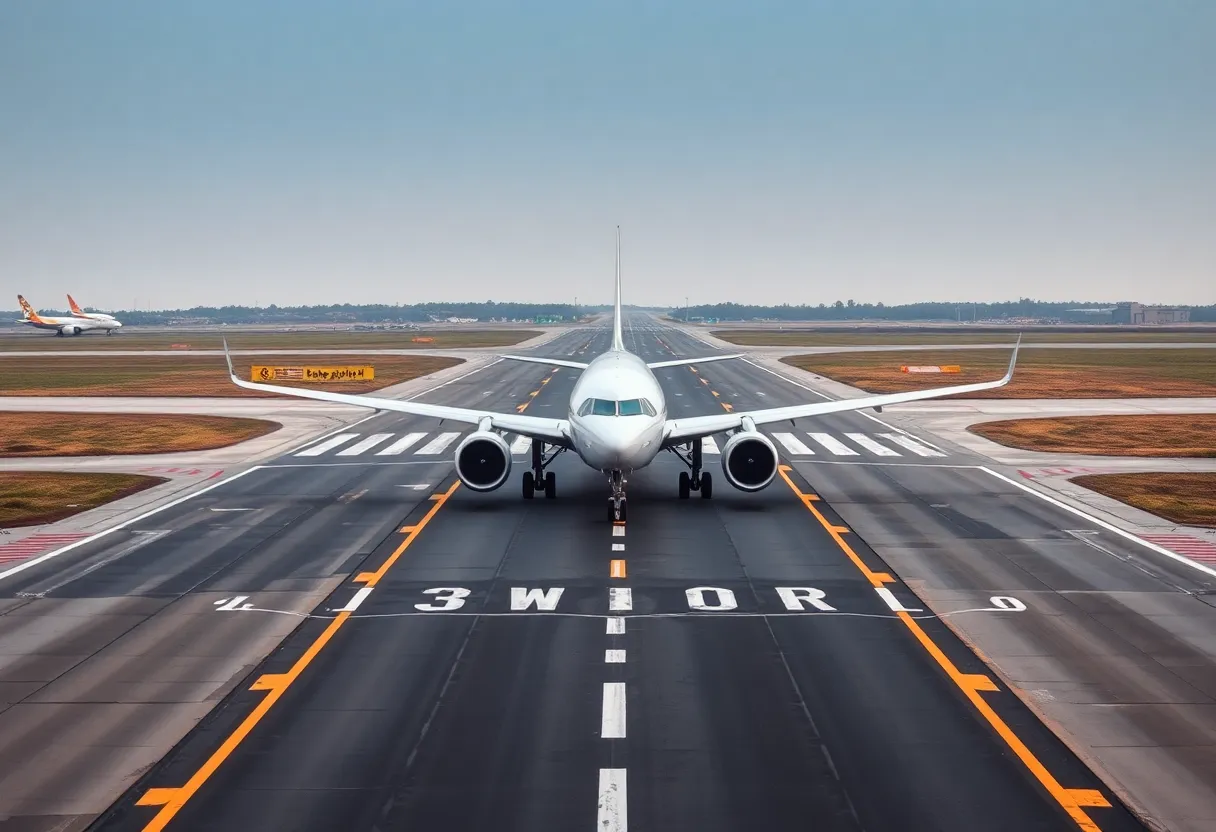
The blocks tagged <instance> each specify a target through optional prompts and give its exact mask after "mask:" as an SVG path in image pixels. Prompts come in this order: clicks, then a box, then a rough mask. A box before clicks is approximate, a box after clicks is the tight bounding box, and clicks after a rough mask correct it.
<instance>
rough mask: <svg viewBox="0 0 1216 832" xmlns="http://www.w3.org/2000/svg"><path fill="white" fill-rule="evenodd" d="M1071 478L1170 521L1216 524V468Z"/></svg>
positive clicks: (1090, 475) (1214, 525)
mask: <svg viewBox="0 0 1216 832" xmlns="http://www.w3.org/2000/svg"><path fill="white" fill-rule="evenodd" d="M1071 481H1072V482H1075V483H1076V484H1077V485H1079V486H1081V487H1083V488H1088V489H1090V490H1091V491H1096V492H1098V493H1099V494H1104V495H1106V496H1107V497H1113V498H1114V499H1116V500H1119V501H1120V502H1123V503H1127V504H1128V505H1129V506H1135V507H1136V508H1138V509H1143V510H1144V511H1147V512H1150V513H1152V514H1155V515H1157V516H1158V517H1162V518H1164V519H1166V520H1169V521H1170V522H1171V523H1180V524H1183V525H1187V526H1212V527H1216V472H1206V471H1205V472H1183V473H1169V474H1161V473H1137V474H1087V475H1085V476H1082V477H1073V478H1072V480H1071Z"/></svg>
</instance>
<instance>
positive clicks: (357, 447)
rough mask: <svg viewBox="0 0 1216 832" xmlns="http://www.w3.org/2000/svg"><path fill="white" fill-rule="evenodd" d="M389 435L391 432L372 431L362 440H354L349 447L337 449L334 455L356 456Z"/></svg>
mask: <svg viewBox="0 0 1216 832" xmlns="http://www.w3.org/2000/svg"><path fill="white" fill-rule="evenodd" d="M391 436H392V434H391V433H373V434H372V435H371V436H369V437H367V438H366V439H364V440H363V441H362V442H356V443H355V444H354V445H351V446H350V447H349V448H343V449H342V450H340V451H338V453H337V454H336V456H357V455H358V454H361V453H363V452H364V451H370V450H371V449H372V448H374V447H376V446H377V445H379V444H380V443H381V442H383V441H385V440H386V439H388V438H389V437H391Z"/></svg>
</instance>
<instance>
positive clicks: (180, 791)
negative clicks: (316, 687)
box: [136, 480, 460, 832]
mask: <svg viewBox="0 0 1216 832" xmlns="http://www.w3.org/2000/svg"><path fill="white" fill-rule="evenodd" d="M459 487H460V481H459V480H457V481H456V482H454V483H452V485H451V486H450V487H449V488H448V490H447V491H444V492H443V493H442V494H434V495H432V496H431V500H432V502H433V503H434V505H432V506H431V508H430V509H428V510H427V513H426V514H425V515H423V517H422V519H421V520H419V521H418V522H417V523H415V524H414V525H412V526H402V527H401V531H402V532H403V533H404V534H405V539H404V540H403V541H401V543H400V545H398V546H397V548H396V549H394V550H393V553H392V554H391V555H389V556H388V558H387V559H386V560H385V561H384V563H383V564H381V566H380V568H379V569H377V570H376V571H375V572H361V573H359V574H358V575H356V576H355V578H354V580H353V583H361V584H364V585H365V586H367V587H373V586H375V585H376V584H377V583H378V582H379V581H380V579H381V578H383V577H384V575H385V573H387V572H388V570H389V569H391V568H392V566H393V564H394V563H396V562H397V560H398V559H399V558H400V557H401V555H402V554H403V553H404V552H405V550H406V549H408V548H409V547H410V545H411V544H412V543H413V542H414V541H415V540H416V539H417V538H418V535H419V534H421V533H422V530H423V529H425V528H426V526H427V524H428V523H430V522H431V519H432V518H433V517H434V516H435V515H436V514H438V513H439V509H441V508H443V506H444V504H445V503H446V502H447V501H448V498H449V497H451V496H452V494H453V493H455V491H456V489H457V488H459ZM350 616H351V614H350V613H349V612H346V611H343V612H340V613H338V615H337V617H335V618H334V620H333V621H331V622H330V623H329V626H328V627H326V628H325V630H324V632H322V633H321V635H319V636H317V638H316V640H315V641H313V643H312V644H310V645H309V646H308V649H307V650H305V651H304V655H302V656H300V658H299V659H297V660H296V663H295V664H294V665H292V666H291V669H290V670H288V671H287V672H286V673H265V674H262V675H261V676H259V677H258V679H257V681H255V682H254V683H253V684H252V685H251V686H250V688H249V689H250V690H258V691H263V690H264V691H266V698H265V699H263V700H262V701H261V702H259V703H258V706H257V707H256V708H254V709H253V711H252V712H251V713H250V714H249V716H247V717H245V719H244V720H242V722H241V724H240V725H238V726H237V727H236V729H235V730H234V731H233V732H232V733H231V734H229V735H228V737H227V739H225V740H224V742H223V744H221V745H220V747H219V748H217V749H216V750H215V752H214V753H212V755H211V756H210V757H208V758H207V761H206V762H204V763H203V764H202V766H200V767H199V769H198V770H197V771H195V772H194V774H193V775H191V776H190V779H189V780H187V781H186V784H185V785H184V786H181V787H180V788H151V789H148V790H147V791H146V792H144V794H143V796H142V797H141V798H140V799H139V800H138V801H137V802H136V805H138V806H160V807H161V810H160V811H159V812H157V813H156V816H155V817H153V818H152V820H150V821H149V822H148V824H147V825H146V826H145V827H144V832H157V830H161V829H164V828H165V827H166V826H167V825H168V824H169V821H171V820H173V818H174V816H175V815H176V814H177V813H178V812H180V811H181V810H182V807H184V806H185V805H186V802H187V801H189V800H190V798H192V797H193V796H194V795H195V794H196V793H197V792H198V790H199V789H200V788H202V786H203V784H204V783H206V782H207V780H208V778H210V777H211V775H212V774H214V773H215V772H216V771H217V770H218V769H219V767H220V766H221V765H223V763H224V761H225V760H227V759H228V758H229V757H230V756H232V752H233V751H235V750H236V749H237V748H238V747H239V746H240V744H241V743H242V742H244V740H245V738H246V737H247V736H249V733H250V732H251V731H252V730H253V729H254V728H255V727H256V726H257V724H258V723H259V722H261V721H262V718H263V717H264V716H266V714H267V713H269V712H270V709H271V708H273V707H274V705H275V703H276V702H278V701H279V699H280V698H281V697H282V696H283V694H284V693H286V692H287V689H288V688H290V687H291V685H292V683H293V682H295V680H296V679H298V678H299V677H300V674H302V673H303V672H304V670H305V669H306V668H307V667H308V665H310V664H311V663H312V661H313V659H315V658H316V657H317V656H318V655H319V654H320V653H321V651H322V650H323V649H324V648H325V645H327V644H328V643H329V642H330V640H331V639H332V638H333V637H334V634H335V633H337V632H338V630H340V629H341V628H342V625H343V624H345V623H346V622H347V621H348V620H349V619H350Z"/></svg>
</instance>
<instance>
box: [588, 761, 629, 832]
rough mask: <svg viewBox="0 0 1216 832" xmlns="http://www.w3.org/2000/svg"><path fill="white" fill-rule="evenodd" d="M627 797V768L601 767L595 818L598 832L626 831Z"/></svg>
mask: <svg viewBox="0 0 1216 832" xmlns="http://www.w3.org/2000/svg"><path fill="white" fill-rule="evenodd" d="M625 797H626V795H625V769H623V768H602V769H600V794H599V805H598V809H597V811H596V818H595V828H596V830H597V832H625V830H626V822H625V819H626V817H627V816H628V811H627V808H628V807H627V804H626V800H625Z"/></svg>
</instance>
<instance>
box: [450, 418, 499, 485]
mask: <svg viewBox="0 0 1216 832" xmlns="http://www.w3.org/2000/svg"><path fill="white" fill-rule="evenodd" d="M510 474H511V448H510V446H509V445H507V442H506V440H505V439H503V438H502V437H501V436H499V435H498V434H497V433H494V432H492V431H481V430H479V431H477V432H475V433H471V434H469V435H468V436H466V437H465V439H464V441H463V442H461V443H460V444H459V445H457V446H456V476H458V477H460V481H461V482H462V483H464V484H465V485H466V486H467V487H469V488H471V489H472V490H473V491H493V490H494V489H495V488H498V487H499V486H501V485H502V484H503V483H504V482H506V481H507V477H508V476H510Z"/></svg>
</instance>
